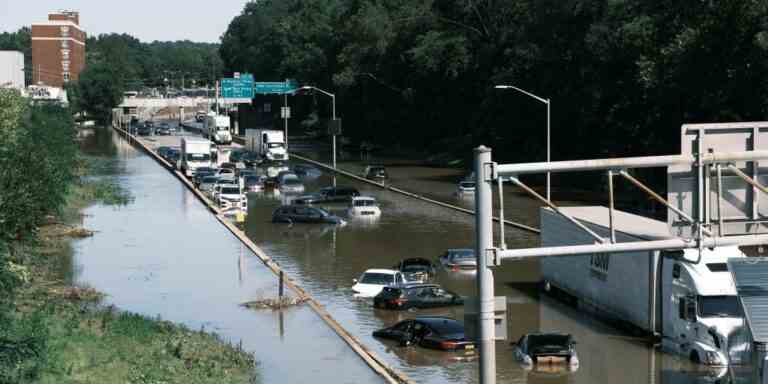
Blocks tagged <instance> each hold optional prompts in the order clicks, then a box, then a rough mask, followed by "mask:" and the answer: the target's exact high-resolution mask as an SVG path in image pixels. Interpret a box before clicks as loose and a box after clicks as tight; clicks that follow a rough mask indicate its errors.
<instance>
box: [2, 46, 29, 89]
mask: <svg viewBox="0 0 768 384" xmlns="http://www.w3.org/2000/svg"><path fill="white" fill-rule="evenodd" d="M0 88H15V89H19V90H21V89H24V54H23V53H21V52H19V51H0Z"/></svg>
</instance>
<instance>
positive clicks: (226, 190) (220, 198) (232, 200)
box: [216, 185, 247, 209]
mask: <svg viewBox="0 0 768 384" xmlns="http://www.w3.org/2000/svg"><path fill="white" fill-rule="evenodd" d="M216 204H218V205H219V208H221V209H232V208H242V209H247V200H246V199H245V197H244V196H243V194H242V192H241V191H240V187H238V186H236V185H222V186H221V187H220V188H219V190H218V193H216Z"/></svg>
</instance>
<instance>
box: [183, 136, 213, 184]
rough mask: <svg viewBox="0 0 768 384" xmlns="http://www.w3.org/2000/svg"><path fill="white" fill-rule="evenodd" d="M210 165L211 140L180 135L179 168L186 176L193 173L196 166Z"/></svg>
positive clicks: (190, 175)
mask: <svg viewBox="0 0 768 384" xmlns="http://www.w3.org/2000/svg"><path fill="white" fill-rule="evenodd" d="M210 166H211V142H210V141H208V140H205V139H199V138H190V137H182V138H181V155H180V156H179V169H181V172H182V173H184V174H185V175H186V176H188V177H192V176H194V175H195V173H196V170H197V168H200V167H210Z"/></svg>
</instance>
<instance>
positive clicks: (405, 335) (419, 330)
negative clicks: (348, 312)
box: [373, 316, 475, 351]
mask: <svg viewBox="0 0 768 384" xmlns="http://www.w3.org/2000/svg"><path fill="white" fill-rule="evenodd" d="M373 336H374V337H380V338H384V339H392V340H396V341H398V342H399V343H400V345H402V346H410V345H414V344H416V345H420V346H422V347H424V348H432V349H438V350H442V351H461V350H474V349H475V343H474V342H472V341H470V340H468V339H467V338H466V336H465V335H464V324H462V323H460V322H458V321H456V320H454V319H451V318H448V317H438V316H423V317H417V318H415V319H408V320H403V321H401V322H399V323H397V324H395V325H393V326H391V327H388V328H384V329H379V330H378V331H374V332H373Z"/></svg>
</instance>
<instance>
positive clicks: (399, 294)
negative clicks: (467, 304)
mask: <svg viewBox="0 0 768 384" xmlns="http://www.w3.org/2000/svg"><path fill="white" fill-rule="evenodd" d="M462 304H464V299H463V298H462V297H461V296H459V295H457V294H455V293H453V292H450V291H448V290H445V289H443V288H440V286H439V285H437V284H405V285H402V286H399V287H384V289H382V291H381V293H379V294H378V295H376V297H374V298H373V306H374V307H375V308H380V309H395V310H403V309H410V308H436V307H447V306H452V305H462Z"/></svg>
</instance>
